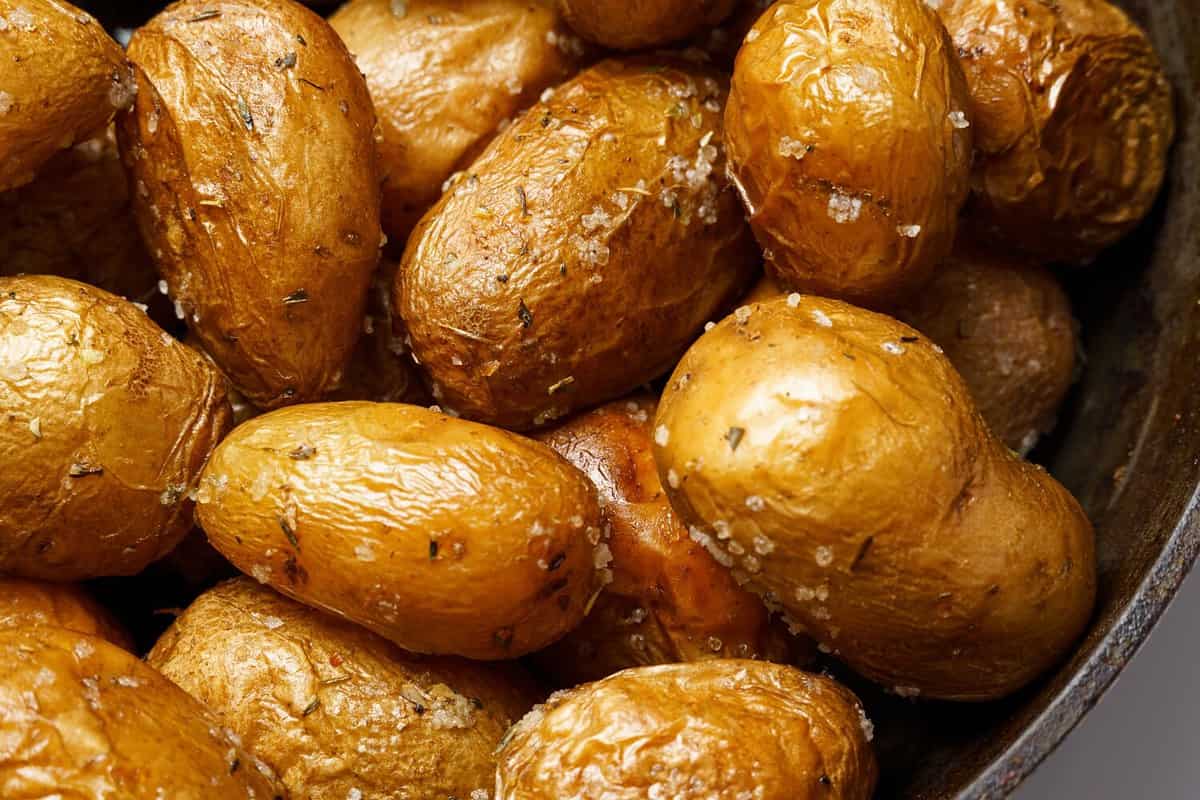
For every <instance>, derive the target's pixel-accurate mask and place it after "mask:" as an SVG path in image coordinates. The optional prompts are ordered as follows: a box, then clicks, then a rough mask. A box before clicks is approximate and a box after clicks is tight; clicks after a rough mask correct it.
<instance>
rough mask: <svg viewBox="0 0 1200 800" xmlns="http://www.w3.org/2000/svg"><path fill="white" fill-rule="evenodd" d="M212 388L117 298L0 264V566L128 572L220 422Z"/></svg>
mask: <svg viewBox="0 0 1200 800" xmlns="http://www.w3.org/2000/svg"><path fill="white" fill-rule="evenodd" d="M225 391H226V390H225V381H224V379H222V378H221V376H220V375H219V374H218V373H217V371H216V370H214V369H212V367H210V366H209V365H208V364H207V363H206V362H205V361H204V359H202V358H201V357H199V356H198V355H196V353H195V352H194V351H192V350H191V349H190V348H188V347H185V346H183V345H182V344H180V343H179V342H177V341H175V340H174V339H172V338H171V337H170V336H169V335H168V334H166V333H165V332H163V330H162V329H160V328H159V327H158V326H157V325H155V324H154V323H153V322H151V321H150V320H149V319H148V318H147V317H146V315H145V314H144V313H142V311H140V310H138V309H137V308H136V307H135V306H134V305H132V304H131V303H129V302H127V301H125V300H122V299H121V298H119V297H116V296H115V295H111V294H109V293H107V292H104V291H101V290H100V289H96V288H94V287H91V286H86V285H84V284H82V283H77V282H75V281H71V280H67V279H65V278H58V277H53V276H44V275H41V276H34V275H31V276H25V277H16V278H0V409H2V411H0V574H9V575H17V576H22V577H28V578H41V579H43V580H51V581H74V580H81V579H83V578H91V577H97V576H102V575H132V574H134V573H137V572H140V571H141V570H142V569H143V568H144V567H145V566H146V565H147V564H149V563H150V562H152V561H155V560H157V559H159V558H161V557H162V556H164V555H165V554H166V553H167V552H169V551H170V550H171V548H173V547H174V546H175V545H176V544H177V543H178V542H179V541H180V540H181V539H182V538H183V536H184V534H186V533H187V531H188V529H189V527H190V526H191V516H192V515H191V511H192V504H191V502H190V501H188V499H187V491H188V489H189V488H191V487H193V486H194V485H195V483H196V481H197V479H198V477H199V474H200V468H201V466H202V465H203V463H204V460H205V458H207V457H208V454H209V452H210V451H211V450H212V448H213V447H214V446H215V445H216V443H217V442H218V441H219V440H220V438H221V437H222V436H223V435H224V433H225V431H226V430H228V428H229V425H230V418H231V412H230V409H229V403H228V400H227V399H226V394H225ZM35 428H36V431H35ZM72 473H75V474H72Z"/></svg>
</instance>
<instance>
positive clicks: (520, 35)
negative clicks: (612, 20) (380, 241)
mask: <svg viewBox="0 0 1200 800" xmlns="http://www.w3.org/2000/svg"><path fill="white" fill-rule="evenodd" d="M329 23H330V24H331V25H333V27H334V30H336V31H337V32H338V34H339V35H341V37H342V39H343V40H344V41H345V42H346V46H347V47H349V48H350V51H351V52H352V53H354V55H355V58H356V60H357V62H358V66H359V68H360V69H362V71H363V72H364V73H365V74H366V76H367V86H368V88H369V89H370V90H371V97H372V99H373V100H374V101H375V111H376V113H377V114H378V115H379V129H380V135H381V136H382V139H381V141H380V144H379V150H380V159H381V162H382V168H383V175H384V183H383V219H384V226H383V227H384V232H385V233H386V234H387V235H388V238H389V239H390V240H391V241H392V243H393V244H394V245H396V246H397V247H398V251H399V250H403V248H404V242H405V240H406V239H407V238H408V234H409V233H410V232H411V231H412V228H413V226H414V225H416V223H417V220H419V219H420V218H421V215H423V214H424V213H425V212H426V211H427V210H428V209H429V207H430V206H431V205H433V204H434V202H436V201H437V199H438V198H439V197H440V196H441V194H442V184H443V183H445V182H446V179H447V178H449V177H450V175H451V174H452V173H454V172H455V171H456V170H459V169H464V168H465V167H467V166H468V165H469V164H470V163H471V161H472V160H473V159H474V158H475V156H476V155H478V154H479V151H480V150H482V149H483V147H484V145H486V144H487V143H488V142H489V141H490V140H491V138H492V137H493V136H495V134H496V132H497V131H498V130H500V129H501V127H502V126H504V125H506V124H507V123H508V121H509V120H510V119H511V117H512V116H513V114H515V113H516V112H517V111H519V110H521V109H523V108H528V107H529V106H530V105H532V104H533V102H534V101H536V100H537V98H538V95H540V94H541V93H542V92H543V91H544V90H545V89H547V88H548V87H550V86H553V85H554V84H557V83H560V82H562V81H563V80H566V79H567V78H568V77H570V76H571V75H572V74H573V73H574V72H576V71H577V70H578V69H579V67H580V64H581V61H582V59H583V57H584V56H585V49H584V47H583V44H582V42H580V41H579V40H578V39H577V38H575V37H574V36H572V35H571V33H570V31H568V30H567V28H566V26H565V25H564V24H563V23H562V21H561V19H560V17H559V15H558V13H557V12H556V11H555V9H554V4H553V0H408V2H403V3H395V2H392V1H391V0H350V2H348V3H346V5H344V6H342V7H341V9H339V10H338V12H337V13H336V14H334V15H333V16H332V17H330V19H329Z"/></svg>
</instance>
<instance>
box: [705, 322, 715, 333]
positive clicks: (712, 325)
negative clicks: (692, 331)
mask: <svg viewBox="0 0 1200 800" xmlns="http://www.w3.org/2000/svg"><path fill="white" fill-rule="evenodd" d="M715 327H717V323H715V322H706V323H704V330H705V332H708V331H711V330H712V329H713V328H715Z"/></svg>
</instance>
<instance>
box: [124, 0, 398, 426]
mask: <svg viewBox="0 0 1200 800" xmlns="http://www.w3.org/2000/svg"><path fill="white" fill-rule="evenodd" d="M129 58H130V60H132V61H133V63H134V64H135V65H136V66H137V67H138V70H137V72H138V97H137V101H136V103H135V105H134V108H133V111H132V113H129V114H125V115H123V117H122V119H121V125H120V128H119V137H120V142H121V153H122V158H123V159H124V161H125V165H126V168H127V169H129V171H130V174H131V176H132V179H133V181H134V185H135V186H136V191H135V192H134V210H135V212H136V215H137V219H138V224H139V226H140V228H141V231H142V237H143V239H144V240H145V241H146V243H147V245H148V247H149V249H150V253H151V255H152V256H153V257H154V258H155V260H156V262H157V264H158V269H159V271H160V272H161V273H162V274H163V277H164V278H166V281H167V284H168V285H169V287H170V291H171V296H172V297H173V298H174V299H175V301H176V302H177V303H178V304H179V308H180V311H181V313H183V314H184V315H186V317H187V319H188V324H189V325H190V326H191V327H192V328H193V329H194V330H195V331H196V334H197V335H198V336H199V338H200V340H201V341H202V342H203V344H204V348H205V349H206V350H207V351H208V352H209V353H210V354H211V355H212V357H213V359H214V360H215V361H216V363H217V364H218V365H219V366H220V368H221V370H222V372H224V373H225V374H226V375H227V376H228V377H229V379H230V380H231V381H232V382H233V384H234V386H236V387H237V388H238V390H239V391H241V393H242V394H243V395H244V396H245V397H246V398H247V399H248V400H249V401H250V402H252V403H254V404H255V405H257V406H259V407H263V408H270V407H274V406H278V405H282V404H285V403H291V402H298V401H302V400H306V399H310V400H311V399H314V398H318V397H320V396H321V395H322V394H324V393H325V392H326V391H329V390H331V389H333V388H335V387H336V386H337V384H338V382H339V381H340V380H341V376H342V371H343V370H344V368H345V366H346V363H347V361H348V360H349V357H350V352H351V350H352V348H353V347H354V344H355V342H356V341H357V339H358V336H359V331H360V330H361V327H362V320H363V308H364V303H365V301H366V293H367V288H368V285H369V284H370V280H371V274H372V272H373V270H374V269H375V266H376V263H377V261H378V256H379V247H380V245H381V242H382V233H381V231H380V227H379V182H380V173H379V169H378V159H377V156H376V152H375V143H374V139H373V129H374V126H375V114H374V110H373V109H372V106H371V99H370V97H369V95H368V94H367V87H366V82H365V81H364V80H363V77H362V75H361V73H359V71H358V69H357V68H356V67H355V66H354V62H353V61H352V60H351V58H350V54H349V53H348V52H347V51H346V47H345V45H343V44H342V42H341V40H340V39H339V38H338V37H337V34H336V33H334V32H333V29H332V28H330V27H329V25H328V23H326V22H325V21H324V20H322V19H321V18H320V17H318V16H317V15H316V14H314V13H313V12H312V11H309V10H308V9H306V8H304V7H303V6H301V5H299V4H297V3H294V2H292V0H184V2H180V3H176V4H174V5H171V6H169V7H168V8H167V9H166V10H165V11H163V12H162V13H160V14H159V15H158V16H156V17H154V18H153V19H152V20H150V22H148V23H147V24H146V25H145V26H144V27H142V28H140V29H139V30H138V31H137V32H136V33H135V34H134V36H133V39H132V41H131V42H130V44H129Z"/></svg>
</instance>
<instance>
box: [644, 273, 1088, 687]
mask: <svg viewBox="0 0 1200 800" xmlns="http://www.w3.org/2000/svg"><path fill="white" fill-rule="evenodd" d="M657 425H658V427H657V428H656V437H657V439H656V445H655V452H654V455H655V460H656V462H657V463H658V468H659V474H660V475H665V474H667V473H668V472H669V471H670V470H674V471H675V472H676V473H677V474H678V475H679V489H678V490H673V489H671V488H670V487H668V494H669V495H670V499H671V504H672V506H673V507H674V508H675V510H676V512H678V513H679V515H680V516H681V517H682V518H683V519H684V520H685V521H686V522H689V523H690V524H695V525H699V526H706V529H709V530H711V529H712V528H713V527H715V526H717V525H728V526H729V530H730V532H731V539H730V540H729V541H732V542H737V543H738V544H740V545H741V546H742V547H743V548H746V549H747V550H749V548H750V547H751V546H753V545H757V546H758V548H759V550H766V551H767V554H766V555H763V556H761V557H760V558H759V560H758V561H757V563H755V564H752V565H749V564H746V563H745V562H744V561H743V562H742V563H741V564H740V566H741V568H743V569H745V570H746V571H747V572H748V573H750V577H751V578H752V582H751V584H750V585H751V586H752V587H753V588H756V589H757V590H758V591H760V592H762V593H763V594H764V596H765V597H766V598H767V599H768V600H769V605H771V606H774V605H776V604H777V605H778V606H779V607H780V608H782V609H783V610H784V611H785V612H786V615H787V617H785V620H787V621H790V622H791V624H793V625H794V626H796V627H797V628H800V629H802V630H805V631H807V632H808V633H809V634H811V635H812V636H813V637H814V638H815V639H817V640H818V641H819V642H820V643H822V644H823V645H825V646H826V647H827V648H829V649H831V650H832V651H833V653H834V654H835V655H836V656H838V657H840V658H841V659H842V660H844V661H845V662H846V663H847V664H849V665H850V666H851V667H853V668H854V669H855V670H857V671H858V672H860V673H862V674H864V675H866V676H867V677H869V678H871V679H872V680H875V681H877V682H879V683H881V684H883V685H884V686H887V687H894V688H895V689H896V690H897V691H898V692H899V693H902V694H916V693H920V694H922V695H926V696H930V697H936V698H943V699H951V700H986V699H992V698H996V697H1001V696H1003V695H1006V694H1009V693H1011V692H1013V691H1015V690H1016V689H1018V688H1020V687H1021V686H1023V685H1025V684H1026V683H1028V682H1029V681H1030V680H1032V679H1033V678H1035V677H1036V676H1037V675H1039V674H1040V673H1041V672H1043V671H1044V670H1045V669H1046V668H1048V667H1050V666H1052V665H1053V664H1054V663H1055V662H1056V661H1057V660H1058V659H1059V658H1060V657H1061V656H1062V655H1063V654H1064V653H1065V652H1066V651H1067V649H1068V648H1069V647H1070V646H1071V645H1072V644H1073V643H1074V641H1075V639H1076V638H1077V637H1078V635H1079V634H1080V633H1081V632H1082V631H1083V629H1084V626H1085V625H1086V623H1087V621H1088V618H1089V616H1090V613H1091V609H1092V604H1093V601H1094V598H1095V590H1096V565H1095V553H1094V541H1093V538H1094V537H1093V532H1092V526H1091V524H1090V523H1089V522H1088V519H1087V517H1086V516H1085V515H1084V513H1083V511H1082V509H1081V508H1080V507H1079V504H1078V503H1077V502H1076V501H1075V499H1074V498H1073V497H1071V495H1070V494H1069V493H1068V492H1067V491H1066V489H1064V488H1063V487H1062V486H1061V485H1059V484H1058V483H1057V482H1056V481H1055V480H1054V479H1053V478H1051V477H1050V476H1049V475H1048V474H1047V473H1046V472H1045V471H1044V470H1043V469H1041V468H1040V467H1038V466H1036V465H1034V464H1030V463H1028V462H1026V461H1023V460H1022V459H1020V458H1019V457H1018V456H1016V455H1015V454H1013V453H1012V452H1011V451H1009V450H1008V449H1007V448H1005V447H1004V446H1003V445H1002V444H1001V443H1000V442H999V440H997V439H996V438H995V437H994V436H993V435H992V434H991V433H990V432H989V431H988V430H987V427H986V425H985V424H984V421H983V419H982V418H981V417H980V416H979V413H978V411H976V409H975V407H974V404H973V403H972V401H971V399H970V397H969V395H968V391H967V388H966V386H965V385H964V384H963V382H962V379H961V378H960V377H959V376H958V374H957V373H956V372H955V371H954V369H953V368H952V367H951V365H950V362H949V361H948V360H947V359H946V358H945V357H944V356H943V355H941V354H940V353H939V352H938V350H937V348H936V347H935V346H934V345H933V344H932V343H930V342H929V341H928V340H926V339H925V338H923V337H921V336H920V335H919V334H918V333H917V332H916V331H914V330H913V329H912V328H909V327H908V326H906V325H903V324H901V323H899V322H897V321H895V320H893V319H891V318H889V317H885V316H883V315H881V314H875V313H872V312H869V311H864V310H862V309H858V308H855V307H853V306H850V305H847V304H845V303H841V302H838V301H835V300H825V299H821V298H816V297H800V296H794V297H792V298H779V299H776V300H772V301H769V302H766V303H758V304H755V305H752V306H748V307H744V308H743V309H739V311H738V312H737V313H736V314H735V315H733V316H731V317H729V318H727V319H725V320H724V321H722V322H721V323H719V324H718V325H717V326H716V327H715V328H713V330H712V331H710V332H709V333H706V334H705V335H704V336H703V337H701V338H700V340H699V341H697V343H696V344H695V345H693V347H692V349H691V350H689V351H688V353H687V355H686V356H684V358H683V360H682V361H681V362H680V364H679V366H678V367H677V368H676V370H675V373H674V375H673V376H672V379H671V382H670V383H669V384H668V386H667V388H666V390H665V392H664V393H663V397H662V399H661V401H660V405H659V410H658V416H657ZM734 428H737V429H739V430H740V431H741V433H740V434H739V435H738V437H737V438H738V442H739V445H738V447H737V448H736V449H734V448H732V447H731V446H730V439H729V438H728V437H730V431H731V430H732V429H734ZM898 498H903V499H904V501H903V502H898V501H897V500H898ZM711 543H712V546H713V547H716V548H719V547H721V546H722V542H721V541H720V540H718V539H717V538H715V537H714V538H713V539H712V542H711Z"/></svg>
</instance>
